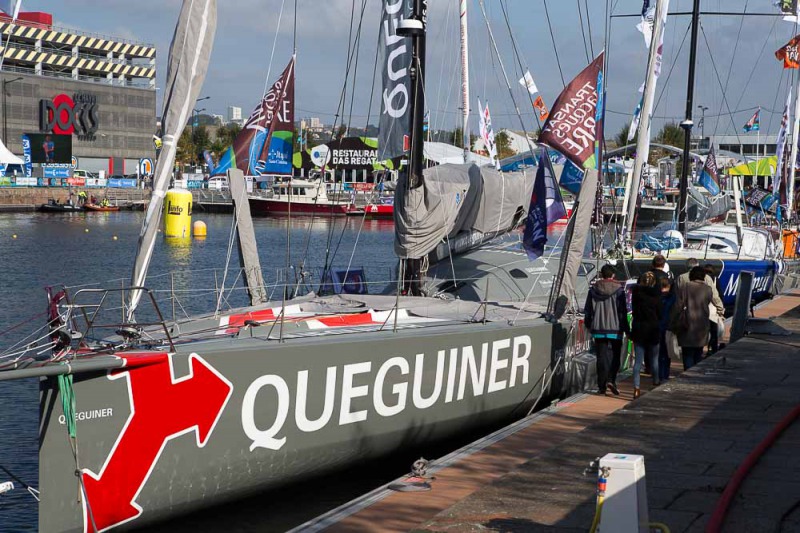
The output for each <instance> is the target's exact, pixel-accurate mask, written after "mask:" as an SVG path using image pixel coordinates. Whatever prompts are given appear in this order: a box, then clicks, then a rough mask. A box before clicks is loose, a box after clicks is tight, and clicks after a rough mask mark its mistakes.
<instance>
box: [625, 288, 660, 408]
mask: <svg viewBox="0 0 800 533" xmlns="http://www.w3.org/2000/svg"><path fill="white" fill-rule="evenodd" d="M662 281H666V278H664V280H662ZM666 282H667V283H668V281H666ZM631 308H632V309H631V310H632V312H633V325H632V326H631V340H632V341H633V342H634V353H635V354H636V359H635V361H634V363H633V398H634V399H636V398H638V397H639V394H640V392H639V391H640V388H639V386H640V379H641V378H640V374H641V371H642V363H643V362H644V361H645V360H649V361H650V368H651V370H652V376H653V386H654V387H658V386H659V385H660V384H661V373H660V372H659V366H660V361H659V352H658V347H659V342H660V338H661V327H660V326H661V313H662V309H663V308H662V296H661V284H659V283H657V282H656V276H655V274H654V273H653V272H645V273H644V274H642V275H641V276H640V277H639V282H638V283H637V284H636V285H634V286H633V291H632V297H631Z"/></svg>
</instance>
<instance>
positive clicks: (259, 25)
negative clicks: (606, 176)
mask: <svg viewBox="0 0 800 533" xmlns="http://www.w3.org/2000/svg"><path fill="white" fill-rule="evenodd" d="M296 1H297V4H298V8H297V32H296V39H297V53H298V63H297V96H296V100H297V103H296V107H297V115H298V117H311V116H317V117H320V118H321V119H322V120H323V122H325V123H332V122H333V121H334V116H335V115H336V114H337V110H339V109H343V111H341V112H340V114H341V115H344V116H345V117H346V118H345V121H347V122H350V123H351V124H352V125H354V126H363V125H364V124H366V122H367V120H368V115H369V114H371V116H372V118H371V119H370V122H371V123H377V120H376V114H377V111H378V110H377V109H376V106H377V105H378V104H377V102H378V100H377V99H373V98H371V97H373V96H374V95H375V94H376V92H375V90H373V84H372V76H373V67H374V64H375V51H376V43H377V27H378V18H379V12H380V1H379V0H296ZM502 2H503V4H504V5H505V6H506V9H507V14H508V15H509V20H510V26H511V32H509V30H508V27H507V26H506V22H505V19H504V16H503V11H502V10H501V0H485V4H486V11H487V18H488V20H489V23H490V25H491V28H492V30H493V32H494V35H495V37H496V39H497V41H498V48H499V50H500V57H501V59H502V61H503V63H504V65H505V67H506V69H507V72H508V77H509V78H510V79H511V83H512V85H513V89H512V90H513V93H514V97H515V98H516V101H517V103H518V105H519V106H520V108H521V109H522V111H523V120H524V124H525V128H526V129H528V130H532V129H535V128H536V123H535V120H534V116H533V113H532V111H531V110H530V101H529V99H528V96H527V92H526V91H525V90H524V89H523V88H522V87H521V86H520V85H519V84H518V83H517V80H519V78H520V77H521V76H522V73H523V72H524V69H530V71H531V72H532V74H533V76H534V78H535V80H536V83H537V85H538V87H539V89H540V91H541V94H542V95H543V97H544V99H545V101H546V102H547V103H548V104H550V103H552V102H553V100H554V99H555V98H556V96H557V95H558V93H559V91H560V90H561V88H562V87H563V84H562V79H561V74H560V71H561V72H563V75H564V78H565V79H566V80H567V81H569V79H570V78H572V77H573V76H574V75H575V74H577V73H578V72H579V71H580V70H581V69H582V68H583V67H584V66H585V65H586V64H587V57H588V56H590V55H592V54H597V53H599V51H600V50H602V49H603V42H604V36H605V35H604V34H605V30H606V19H605V9H606V4H607V3H608V4H610V5H611V6H612V12H613V14H615V15H622V14H634V13H637V12H639V11H640V10H641V5H642V0H547V2H546V4H545V1H544V0H502ZM284 3H285V11H284V13H283V18H282V19H281V20H280V22H279V16H280V13H281V6H282V4H284ZM180 4H181V2H180V0H137V1H136V2H130V1H129V0H105V1H103V2H100V1H98V0H69V1H67V2H57V3H54V2H52V1H47V0H24V1H23V8H24V10H29V11H37V10H38V11H49V12H52V13H53V16H54V20H55V21H56V24H58V25H61V26H66V27H70V28H77V29H81V30H84V31H87V32H92V33H100V34H106V35H111V36H116V37H123V38H127V39H133V40H137V41H143V42H147V43H152V44H154V45H156V47H157V49H158V54H159V55H158V64H157V68H158V75H159V79H158V85H159V86H161V84H163V78H164V75H165V74H166V66H165V65H166V60H167V51H168V49H169V43H170V40H171V38H172V32H173V29H174V26H175V21H176V17H177V15H178V12H179V10H180ZM429 4H430V6H429V8H430V13H429V28H428V30H429V42H428V72H427V88H426V93H427V98H428V106H429V107H430V109H431V115H432V126H433V128H434V129H438V128H448V129H449V128H452V127H453V126H455V125H456V123H457V121H458V120H459V118H458V117H459V114H460V111H459V107H460V97H459V92H460V87H459V83H460V82H459V76H460V70H459V69H460V67H459V64H460V61H459V56H458V54H459V51H458V0H430V2H429ZM691 4H692V0H672V1H671V5H670V11H671V12H687V11H690V10H691ZM218 5H219V8H218V10H219V13H218V17H219V21H218V27H217V34H216V42H215V48H214V52H213V57H212V63H211V68H210V70H209V73H208V76H207V79H206V83H205V87H204V89H203V96H206V95H207V96H210V97H211V99H210V100H208V101H206V102H203V103H202V106H203V107H206V108H207V109H208V112H212V113H218V114H222V115H224V114H225V113H226V109H227V106H228V105H236V106H240V107H242V108H243V113H244V114H245V115H246V114H248V113H249V111H250V110H251V109H252V108H253V106H254V105H255V104H256V102H257V101H258V100H259V98H260V96H261V94H262V93H263V91H264V86H265V82H266V77H267V74H268V71H269V72H270V74H269V76H270V78H274V77H275V76H277V75H278V74H279V73H280V72H281V70H282V69H283V67H284V66H285V64H286V62H288V60H289V57H290V55H291V52H292V46H293V44H292V43H293V34H294V31H293V26H294V25H293V22H294V0H219V4H218ZM362 5H365V8H364V13H363V21H362V22H361V24H362V31H361V36H360V41H359V42H358V43H356V44H357V46H355V48H354V49H355V50H357V52H358V56H357V57H358V61H357V62H354V65H355V66H354V67H353V68H352V69H351V73H350V75H349V76H348V79H347V80H345V71H346V65H347V50H348V43H352V39H353V38H354V36H355V35H356V34H357V32H356V31H355V28H357V27H358V26H359V21H360V20H361V11H362ZM545 5H546V7H547V10H545ZM353 6H355V13H354V10H353ZM470 9H471V12H470V45H471V48H470V53H471V61H470V64H471V67H470V68H471V75H470V78H471V85H472V95H473V97H472V100H473V103H472V107H473V109H476V108H477V105H476V100H477V98H478V97H481V99H482V100H484V101H486V100H488V101H489V103H490V105H491V110H492V115H493V121H494V124H495V126H496V127H510V128H512V129H517V130H518V129H520V124H519V120H518V118H517V116H516V113H515V112H514V104H513V103H512V99H511V97H510V95H509V93H508V90H507V88H506V87H505V81H504V80H503V75H502V72H501V69H500V67H499V63H498V60H497V58H496V57H495V56H494V54H493V53H492V51H491V50H492V48H491V46H490V44H489V40H488V31H487V25H486V22H485V20H484V18H483V16H482V14H481V12H480V9H479V7H478V0H470ZM702 9H703V10H705V11H726V12H744V11H745V10H746V11H747V12H748V13H751V15H749V16H747V17H740V16H704V17H703V19H702V24H701V26H702V31H701V33H700V44H699V48H698V74H697V92H696V96H695V107H696V106H697V105H703V106H706V107H708V110H707V111H706V112H705V113H706V122H705V134H706V135H709V134H713V133H715V132H716V133H731V132H733V131H734V129H736V130H740V129H741V126H742V125H743V124H744V123H745V122H746V121H747V119H748V118H749V117H750V115H752V113H753V109H754V108H755V107H757V106H761V107H762V108H763V111H762V113H763V114H762V133H775V132H776V130H777V128H778V126H779V123H780V113H781V111H782V109H781V108H782V107H783V102H784V101H785V98H786V91H787V90H788V86H789V84H790V75H791V74H790V73H791V72H794V71H783V70H782V68H781V65H780V63H778V62H777V61H776V60H775V58H774V55H773V53H774V51H775V50H777V49H778V48H779V47H780V46H782V45H783V44H785V43H786V42H787V41H788V40H789V39H790V38H791V37H792V36H793V34H794V33H795V31H796V28H795V26H794V25H793V24H790V23H787V22H784V21H782V20H780V19H779V18H777V17H762V16H755V15H753V14H754V13H773V12H774V11H775V9H774V8H773V7H772V0H703V1H702ZM547 15H549V19H550V22H551V24H550V26H552V31H553V36H554V39H555V50H554V45H553V40H552V39H551V34H550V30H549V26H548V21H547ZM351 21H352V27H353V28H354V29H353V31H351ZM637 22H638V18H613V19H612V21H611V27H610V31H609V35H610V39H609V41H610V43H609V46H608V53H609V67H608V72H607V81H608V103H607V105H608V114H607V135H609V136H611V135H613V134H614V133H615V132H617V131H618V130H619V129H620V128H621V127H622V126H623V124H625V123H626V122H627V121H628V120H629V119H630V118H629V115H630V114H631V112H632V110H633V109H634V108H635V107H636V104H637V102H638V99H639V95H638V88H639V86H640V84H641V83H642V80H643V78H644V71H645V67H646V60H647V50H646V49H645V47H644V42H643V40H642V37H641V34H639V33H638V32H637V31H636V29H635V26H636V24H637ZM582 23H583V24H582ZM688 26H689V17H687V16H674V17H670V19H669V22H668V26H667V29H666V33H665V41H664V68H663V74H662V77H661V80H660V83H659V89H658V93H657V94H658V106H657V108H656V110H655V112H654V115H655V117H656V118H655V119H654V130H656V129H658V128H660V126H661V125H662V124H663V123H664V122H666V121H679V120H680V118H681V117H682V115H683V113H684V111H685V106H686V72H687V64H688V51H689V37H688ZM582 27H583V31H582V30H581V28H582ZM276 34H277V41H276V48H275V54H274V59H273V64H272V67H271V71H270V70H269V69H270V55H271V52H272V45H273V41H275V39H276ZM511 35H513V38H514V39H515V40H516V44H517V50H518V55H517V54H515V53H514V52H513V47H512V43H511V37H510V36H511ZM556 51H557V52H556ZM520 63H521V64H522V67H523V69H521V68H520ZM270 81H272V80H270ZM345 81H346V83H347V85H346V90H345V91H343V88H344V87H345ZM723 87H725V88H726V90H725V92H724V94H725V97H724V98H723V90H722V88H723ZM343 92H344V93H345V94H346V97H345V105H344V106H341V105H340V101H341V98H342V94H343ZM371 99H372V100H373V103H372V107H370V101H371ZM351 109H352V110H351ZM729 111H731V112H733V117H732V119H731V116H730V115H729V114H728V112H729ZM695 112H698V113H699V110H698V109H695ZM720 115H721V116H720ZM697 118H699V116H698V117H697ZM697 118H696V121H697ZM339 120H340V121H341V120H342V119H339ZM472 129H473V131H474V130H477V118H476V119H475V120H474V121H473V122H472Z"/></svg>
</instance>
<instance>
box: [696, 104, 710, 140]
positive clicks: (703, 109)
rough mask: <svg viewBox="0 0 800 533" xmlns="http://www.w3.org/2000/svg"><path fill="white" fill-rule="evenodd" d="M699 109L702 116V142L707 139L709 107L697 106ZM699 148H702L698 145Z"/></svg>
mask: <svg viewBox="0 0 800 533" xmlns="http://www.w3.org/2000/svg"><path fill="white" fill-rule="evenodd" d="M697 109H699V110H700V113H701V114H700V140H701V141H702V140H703V139H705V138H706V110H707V109H708V106H704V105H699V106H697ZM698 148H700V146H699V145H698Z"/></svg>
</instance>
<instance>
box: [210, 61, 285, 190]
mask: <svg viewBox="0 0 800 533" xmlns="http://www.w3.org/2000/svg"><path fill="white" fill-rule="evenodd" d="M294 65H295V57H294V56H292V59H291V61H289V64H288V65H286V68H285V69H284V70H283V72H282V73H281V75H280V77H279V78H278V79H277V80H276V81H275V83H274V84H273V85H272V87H271V88H270V90H269V91H267V94H265V95H264V98H262V99H261V102H259V103H258V105H257V106H256V107H255V109H253V112H252V113H250V117H249V118H248V119H247V122H245V124H244V126H243V127H242V131H240V132H239V135H237V136H236V139H234V141H233V146H230V147H228V149H227V150H225V152H224V153H223V154H222V157H220V160H219V164H217V166H216V167H215V168H214V170H213V171H212V172H211V173H212V174H213V175H224V174H225V173H226V172H227V171H228V170H230V169H232V168H238V169H239V170H241V171H242V172H243V173H244V175H245V176H261V175H264V174H291V173H292V155H293V154H292V151H293V142H292V136H293V135H294V76H295V71H294Z"/></svg>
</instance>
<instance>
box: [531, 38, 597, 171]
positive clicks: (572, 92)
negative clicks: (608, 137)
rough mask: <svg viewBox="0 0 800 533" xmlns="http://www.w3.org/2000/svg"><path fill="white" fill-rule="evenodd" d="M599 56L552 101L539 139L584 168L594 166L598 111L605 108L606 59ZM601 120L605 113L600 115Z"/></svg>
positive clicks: (595, 161)
mask: <svg viewBox="0 0 800 533" xmlns="http://www.w3.org/2000/svg"><path fill="white" fill-rule="evenodd" d="M604 56H605V53H604V52H603V53H601V54H600V55H598V56H597V57H596V58H595V59H594V60H593V61H592V62H591V63H590V64H589V65H588V66H587V67H586V68H584V69H583V70H582V71H581V72H580V73H579V74H578V75H577V76H576V77H575V79H573V80H572V81H571V82H569V83H568V84H567V86H566V87H564V90H563V91H561V94H560V95H559V96H558V98H557V99H556V101H555V103H554V104H553V108H552V112H551V113H550V116H549V118H548V119H547V122H545V124H544V126H543V127H542V133H541V134H540V135H539V141H541V142H543V143H545V144H547V145H548V146H550V147H551V148H554V149H556V150H558V151H559V152H561V153H563V154H564V155H565V156H567V157H568V158H569V159H570V160H572V162H573V163H575V164H576V165H578V166H579V167H581V168H595V166H596V165H597V163H598V161H597V155H596V154H595V148H596V147H595V141H596V140H597V132H598V129H599V128H598V123H597V118H598V110H601V111H602V103H601V99H602V87H600V83H598V82H600V81H602V72H603V58H604ZM600 118H601V119H602V115H601V117H600Z"/></svg>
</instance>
